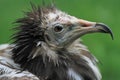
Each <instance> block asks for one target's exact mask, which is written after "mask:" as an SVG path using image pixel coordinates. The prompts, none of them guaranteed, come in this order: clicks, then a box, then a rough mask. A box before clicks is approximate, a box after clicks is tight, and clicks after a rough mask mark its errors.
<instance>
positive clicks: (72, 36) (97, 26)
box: [64, 19, 113, 46]
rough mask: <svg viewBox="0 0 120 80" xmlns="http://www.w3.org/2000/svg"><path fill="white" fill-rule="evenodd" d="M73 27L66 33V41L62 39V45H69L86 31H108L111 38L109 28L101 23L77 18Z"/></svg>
mask: <svg viewBox="0 0 120 80" xmlns="http://www.w3.org/2000/svg"><path fill="white" fill-rule="evenodd" d="M73 27H74V28H73V29H72V30H71V31H70V32H69V33H68V34H67V41H64V45H66V46H68V45H70V44H71V43H72V42H74V41H75V40H76V39H78V38H79V37H81V36H83V35H85V34H88V33H95V32H100V33H108V34H110V35H111V37H112V39H113V33H112V31H111V29H110V28H109V27H108V26H107V25H105V24H103V23H96V22H90V21H86V20H82V19H79V20H78V21H77V22H76V23H75V26H73Z"/></svg>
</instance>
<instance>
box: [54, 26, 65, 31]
mask: <svg viewBox="0 0 120 80" xmlns="http://www.w3.org/2000/svg"><path fill="white" fill-rule="evenodd" d="M62 30H63V26H62V25H56V26H55V27H54V31H55V32H61V31H62Z"/></svg>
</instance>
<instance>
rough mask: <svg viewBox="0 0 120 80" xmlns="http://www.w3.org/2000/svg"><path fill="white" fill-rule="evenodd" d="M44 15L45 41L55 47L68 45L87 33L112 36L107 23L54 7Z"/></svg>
mask: <svg viewBox="0 0 120 80" xmlns="http://www.w3.org/2000/svg"><path fill="white" fill-rule="evenodd" d="M44 16H45V17H46V18H45V19H46V20H45V21H46V24H45V25H44V27H46V30H45V32H44V38H45V42H46V43H47V44H48V45H49V46H51V47H52V48H55V49H60V48H65V47H68V46H69V45H71V43H73V42H74V41H75V40H76V39H78V38H80V37H81V36H83V35H85V34H88V33H96V32H100V33H109V34H110V35H111V36H112V38H113V34H112V31H111V30H110V28H109V27H108V26H107V25H105V24H103V23H98V22H91V21H87V20H83V19H79V18H76V17H74V16H71V15H68V14H66V13H65V12H62V11H60V10H58V9H56V8H54V9H53V10H52V11H48V12H47V13H45V14H44Z"/></svg>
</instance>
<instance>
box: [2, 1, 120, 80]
mask: <svg viewBox="0 0 120 80" xmlns="http://www.w3.org/2000/svg"><path fill="white" fill-rule="evenodd" d="M46 1H47V2H48V3H49V2H50V0H46ZM30 2H33V3H35V4H41V0H0V44H3V43H10V41H9V39H10V36H11V34H12V33H13V31H12V30H11V28H13V27H14V26H15V25H14V24H12V23H13V22H14V21H15V20H16V19H18V18H21V17H23V16H24V14H23V11H29V9H31V7H30ZM55 2H56V5H57V7H58V8H60V9H61V10H63V11H65V12H67V13H68V14H71V15H74V16H76V17H78V18H82V19H86V20H90V21H96V22H103V23H105V24H107V25H109V26H110V28H111V29H112V31H113V33H114V40H111V38H110V36H109V35H107V34H106V35H105V34H104V35H103V34H99V33H97V34H90V35H85V36H84V37H82V39H83V41H84V43H85V44H86V45H87V46H88V48H89V49H90V51H91V52H92V53H93V54H94V55H95V56H96V57H97V58H98V59H99V60H100V62H101V64H99V66H100V69H101V72H102V75H103V79H102V80H120V46H119V42H120V36H119V34H120V0H55Z"/></svg>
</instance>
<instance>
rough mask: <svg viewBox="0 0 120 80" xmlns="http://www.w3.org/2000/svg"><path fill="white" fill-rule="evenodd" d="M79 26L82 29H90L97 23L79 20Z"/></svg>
mask: <svg viewBox="0 0 120 80" xmlns="http://www.w3.org/2000/svg"><path fill="white" fill-rule="evenodd" d="M79 24H80V25H81V26H82V27H90V26H93V25H95V24H96V22H90V21H86V20H82V19H79Z"/></svg>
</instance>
